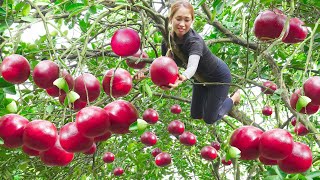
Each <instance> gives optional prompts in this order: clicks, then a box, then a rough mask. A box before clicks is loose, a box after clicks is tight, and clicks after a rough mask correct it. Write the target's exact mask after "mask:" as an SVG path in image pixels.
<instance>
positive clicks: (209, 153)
mask: <svg viewBox="0 0 320 180" xmlns="http://www.w3.org/2000/svg"><path fill="white" fill-rule="evenodd" d="M200 153H201V157H202V158H203V159H205V160H208V161H212V160H215V159H216V158H217V156H218V154H217V150H216V149H215V148H214V147H212V146H205V147H203V148H202V149H201V152H200Z"/></svg>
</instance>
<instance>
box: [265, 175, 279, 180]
mask: <svg viewBox="0 0 320 180" xmlns="http://www.w3.org/2000/svg"><path fill="white" fill-rule="evenodd" d="M263 180H282V178H281V177H279V176H278V175H272V176H267V177H266V178H264V179H263Z"/></svg>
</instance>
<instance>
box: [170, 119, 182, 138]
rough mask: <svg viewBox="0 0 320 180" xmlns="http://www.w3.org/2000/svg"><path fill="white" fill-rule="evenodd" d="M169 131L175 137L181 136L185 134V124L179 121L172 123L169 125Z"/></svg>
mask: <svg viewBox="0 0 320 180" xmlns="http://www.w3.org/2000/svg"><path fill="white" fill-rule="evenodd" d="M168 131H169V133H170V134H172V135H174V136H179V135H181V134H182V133H183V132H184V124H183V122H181V121H179V120H174V121H171V122H170V123H169V125H168Z"/></svg>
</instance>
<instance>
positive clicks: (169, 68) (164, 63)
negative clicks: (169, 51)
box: [150, 56, 178, 86]
mask: <svg viewBox="0 0 320 180" xmlns="http://www.w3.org/2000/svg"><path fill="white" fill-rule="evenodd" d="M150 76H151V80H152V82H153V83H154V84H156V85H157V86H168V85H169V84H170V83H172V84H173V83H175V82H176V80H177V78H178V66H177V64H176V63H175V62H174V61H173V59H171V58H169V57H166V56H161V57H158V58H156V59H155V60H154V61H153V62H152V63H151V65H150Z"/></svg>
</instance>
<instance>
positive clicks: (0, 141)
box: [0, 137, 4, 145]
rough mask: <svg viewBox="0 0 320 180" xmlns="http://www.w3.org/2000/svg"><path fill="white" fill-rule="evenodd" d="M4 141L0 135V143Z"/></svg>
mask: <svg viewBox="0 0 320 180" xmlns="http://www.w3.org/2000/svg"><path fill="white" fill-rule="evenodd" d="M3 144H4V142H3V139H2V138H1V137H0V145H3Z"/></svg>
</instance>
